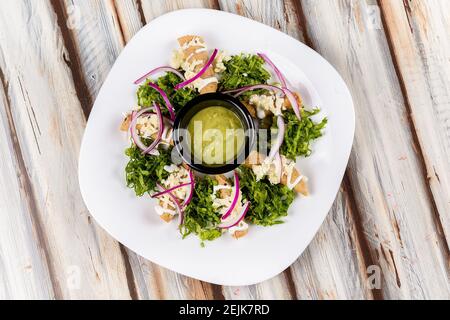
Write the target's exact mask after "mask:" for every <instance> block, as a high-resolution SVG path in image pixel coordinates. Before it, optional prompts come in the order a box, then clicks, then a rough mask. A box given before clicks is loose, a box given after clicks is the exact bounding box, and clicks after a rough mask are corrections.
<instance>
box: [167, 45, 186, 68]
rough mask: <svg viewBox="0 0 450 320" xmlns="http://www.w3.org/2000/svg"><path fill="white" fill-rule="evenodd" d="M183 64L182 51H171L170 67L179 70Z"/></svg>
mask: <svg viewBox="0 0 450 320" xmlns="http://www.w3.org/2000/svg"><path fill="white" fill-rule="evenodd" d="M183 62H184V53H183V50H181V49H178V50H173V52H172V57H171V58H170V66H171V67H172V68H175V69H180V67H181V64H182V63H183Z"/></svg>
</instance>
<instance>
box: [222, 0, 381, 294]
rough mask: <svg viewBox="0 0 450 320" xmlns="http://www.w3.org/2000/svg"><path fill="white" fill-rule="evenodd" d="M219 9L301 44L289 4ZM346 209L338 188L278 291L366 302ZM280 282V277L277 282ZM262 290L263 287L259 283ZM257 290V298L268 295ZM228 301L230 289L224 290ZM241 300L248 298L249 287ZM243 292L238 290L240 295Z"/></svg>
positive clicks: (234, 4) (256, 0)
mask: <svg viewBox="0 0 450 320" xmlns="http://www.w3.org/2000/svg"><path fill="white" fill-rule="evenodd" d="M219 3H220V7H221V9H223V10H226V11H229V12H233V13H237V14H240V15H243V16H246V17H249V18H252V19H254V20H257V21H260V22H262V23H265V24H267V25H270V26H272V27H274V28H276V29H279V30H281V31H283V32H285V33H287V34H289V35H291V36H292V37H294V38H296V39H298V40H300V41H302V42H307V41H306V40H305V36H304V33H305V30H303V28H302V22H303V21H301V19H302V16H301V14H299V12H298V8H297V4H296V3H295V2H294V1H270V2H266V1H263V0H252V1H220V2H219ZM354 214H355V213H353V212H351V211H350V204H349V199H348V194H347V192H345V191H344V190H341V191H340V192H339V194H338V196H337V198H336V201H335V203H334V205H333V207H332V209H331V212H330V213H329V215H328V217H327V219H326V220H325V222H324V224H323V225H322V227H321V228H320V230H319V232H318V233H317V235H316V237H315V238H314V240H313V241H312V242H311V244H310V245H309V247H308V248H307V249H306V251H305V252H304V253H303V255H302V256H301V257H300V258H299V259H298V260H297V261H296V262H295V263H294V264H293V265H292V266H291V268H290V270H288V271H286V272H285V275H284V277H285V279H287V283H285V285H284V290H285V291H286V290H288V288H289V287H293V290H291V291H294V292H295V295H296V296H297V298H299V299H313V298H314V299H371V298H373V293H372V292H371V290H370V289H369V288H368V286H367V281H366V278H367V274H366V266H365V265H366V264H367V263H369V264H370V261H365V260H364V257H363V254H362V252H361V245H360V243H359V237H358V235H357V232H356V226H355V222H354V217H353V215H354ZM278 280H279V281H283V279H280V278H279V279H278ZM262 286H264V284H262ZM267 289H269V290H263V289H262V290H260V291H259V294H260V297H263V298H265V297H271V295H270V292H271V290H270V288H267ZM224 290H225V292H227V294H226V297H227V298H228V297H232V295H231V294H232V293H233V292H234V291H233V289H224ZM248 290H250V293H247V296H249V297H250V296H251V295H252V294H251V293H252V291H255V290H252V289H248ZM242 291H244V290H241V292H242Z"/></svg>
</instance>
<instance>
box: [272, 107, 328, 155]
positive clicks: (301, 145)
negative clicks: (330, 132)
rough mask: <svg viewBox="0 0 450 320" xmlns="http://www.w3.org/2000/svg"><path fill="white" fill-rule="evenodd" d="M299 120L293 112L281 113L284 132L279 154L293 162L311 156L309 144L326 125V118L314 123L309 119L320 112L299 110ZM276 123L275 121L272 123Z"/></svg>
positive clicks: (319, 135)
mask: <svg viewBox="0 0 450 320" xmlns="http://www.w3.org/2000/svg"><path fill="white" fill-rule="evenodd" d="M300 112H301V120H298V118H297V116H296V115H295V113H294V111H293V110H289V111H286V112H284V113H283V116H284V122H285V123H286V131H285V134H284V141H283V144H282V145H281V148H280V153H281V154H282V155H284V156H285V157H286V158H288V159H291V160H295V158H296V157H298V156H304V157H307V156H309V155H310V154H311V142H312V141H313V140H315V139H317V138H319V137H321V136H322V129H323V128H324V127H325V126H326V124H327V121H328V120H327V118H324V119H322V121H321V122H319V123H316V122H314V121H313V120H312V119H311V117H312V116H313V115H315V114H317V113H319V112H320V109H314V110H312V111H308V110H305V109H304V108H302V109H301V111H300ZM274 123H276V121H274Z"/></svg>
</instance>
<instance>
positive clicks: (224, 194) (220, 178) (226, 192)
mask: <svg viewBox="0 0 450 320" xmlns="http://www.w3.org/2000/svg"><path fill="white" fill-rule="evenodd" d="M216 180H217V182H218V183H219V185H230V183H229V181H228V179H227V178H226V177H225V176H224V175H223V174H219V175H216ZM219 195H220V198H222V199H223V198H226V197H229V196H230V195H231V190H227V189H221V190H220V191H219Z"/></svg>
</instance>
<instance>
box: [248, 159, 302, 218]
mask: <svg viewBox="0 0 450 320" xmlns="http://www.w3.org/2000/svg"><path fill="white" fill-rule="evenodd" d="M239 181H240V185H241V191H242V195H243V196H244V197H245V198H246V199H247V200H249V201H250V203H251V204H250V209H249V210H248V212H247V215H246V217H245V219H246V220H247V221H249V222H251V223H254V224H258V225H261V226H271V225H274V224H280V223H283V221H282V220H281V218H282V217H285V216H287V211H288V209H289V206H290V205H291V203H292V201H294V198H295V192H294V191H293V190H290V189H289V188H288V187H286V186H284V185H282V184H271V183H270V182H269V181H268V180H267V179H262V180H259V181H256V176H255V174H254V173H253V170H252V169H249V168H246V167H244V166H240V167H239Z"/></svg>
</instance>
